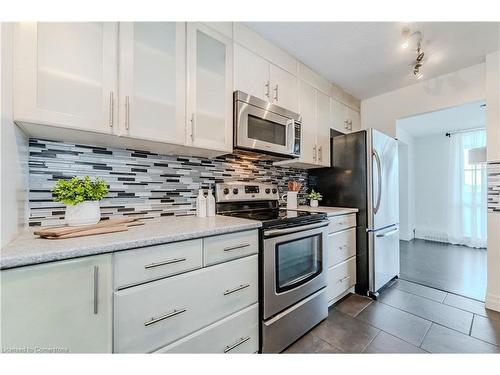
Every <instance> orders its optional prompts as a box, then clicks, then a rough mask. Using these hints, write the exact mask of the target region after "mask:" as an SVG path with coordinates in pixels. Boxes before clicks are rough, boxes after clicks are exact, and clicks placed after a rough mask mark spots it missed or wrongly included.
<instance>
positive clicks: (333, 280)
mask: <svg viewBox="0 0 500 375" xmlns="http://www.w3.org/2000/svg"><path fill="white" fill-rule="evenodd" d="M355 284H356V257H353V258H351V259H349V260H346V261H345V262H342V263H340V264H337V265H336V266H335V267H333V268H330V269H329V270H328V300H329V301H330V300H332V299H334V298H335V297H337V296H338V295H340V294H342V293H343V292H345V291H346V290H347V289H349V288H350V287H352V286H353V285H355Z"/></svg>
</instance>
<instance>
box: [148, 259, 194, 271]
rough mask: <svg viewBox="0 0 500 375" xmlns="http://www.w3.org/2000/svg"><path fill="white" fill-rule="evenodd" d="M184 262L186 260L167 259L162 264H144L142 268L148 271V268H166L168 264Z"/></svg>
mask: <svg viewBox="0 0 500 375" xmlns="http://www.w3.org/2000/svg"><path fill="white" fill-rule="evenodd" d="M185 260H186V258H175V259H169V260H165V261H163V262H156V263H151V264H146V265H145V266H144V268H145V269H147V270H148V269H150V268H155V267H160V266H166V265H168V264H174V263H179V262H184V261H185Z"/></svg>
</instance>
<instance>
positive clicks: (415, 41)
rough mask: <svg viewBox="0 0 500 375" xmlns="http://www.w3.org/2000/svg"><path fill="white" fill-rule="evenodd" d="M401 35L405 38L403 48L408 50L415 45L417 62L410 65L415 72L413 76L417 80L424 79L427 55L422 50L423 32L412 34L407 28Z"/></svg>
mask: <svg viewBox="0 0 500 375" xmlns="http://www.w3.org/2000/svg"><path fill="white" fill-rule="evenodd" d="M401 34H402V36H403V43H402V44H401V47H402V48H403V49H407V48H409V47H410V46H411V45H415V50H416V52H417V56H416V58H415V61H414V62H413V63H411V64H410V67H411V68H412V70H413V75H414V76H415V78H416V79H422V77H423V76H424V75H423V73H422V66H423V61H424V57H425V53H424V51H423V50H422V41H423V34H422V32H421V31H415V32H413V33H412V32H411V31H410V29H408V28H407V27H405V28H404V29H403V31H402V33H401Z"/></svg>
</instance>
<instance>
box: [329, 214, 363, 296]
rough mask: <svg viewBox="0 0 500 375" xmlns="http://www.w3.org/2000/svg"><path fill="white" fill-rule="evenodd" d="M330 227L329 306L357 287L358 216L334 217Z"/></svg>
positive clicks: (331, 218)
mask: <svg viewBox="0 0 500 375" xmlns="http://www.w3.org/2000/svg"><path fill="white" fill-rule="evenodd" d="M329 220H330V225H329V226H328V229H329V234H328V275H327V279H328V289H327V290H328V304H329V305H332V304H334V303H335V302H336V301H338V300H339V299H340V298H342V297H343V296H344V295H345V294H346V293H348V291H349V290H351V288H352V287H354V285H356V214H347V215H339V216H333V217H330V218H329Z"/></svg>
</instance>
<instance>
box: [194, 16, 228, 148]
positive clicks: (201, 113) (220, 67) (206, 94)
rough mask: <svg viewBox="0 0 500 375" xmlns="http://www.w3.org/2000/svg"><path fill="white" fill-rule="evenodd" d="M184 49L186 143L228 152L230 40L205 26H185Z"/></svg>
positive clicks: (195, 24) (196, 24)
mask: <svg viewBox="0 0 500 375" xmlns="http://www.w3.org/2000/svg"><path fill="white" fill-rule="evenodd" d="M187 46H188V50H187V82H188V85H187V90H188V91H187V98H188V101H187V112H186V113H187V135H188V137H187V140H188V144H191V145H192V146H195V147H200V148H207V149H213V150H222V151H228V152H231V150H232V123H233V116H232V102H233V100H232V87H233V81H232V73H233V67H232V43H231V40H230V39H229V38H228V37H226V36H223V35H222V34H219V33H218V32H216V31H214V30H212V29H210V28H209V27H207V26H205V25H202V24H198V23H188V25H187Z"/></svg>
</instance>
